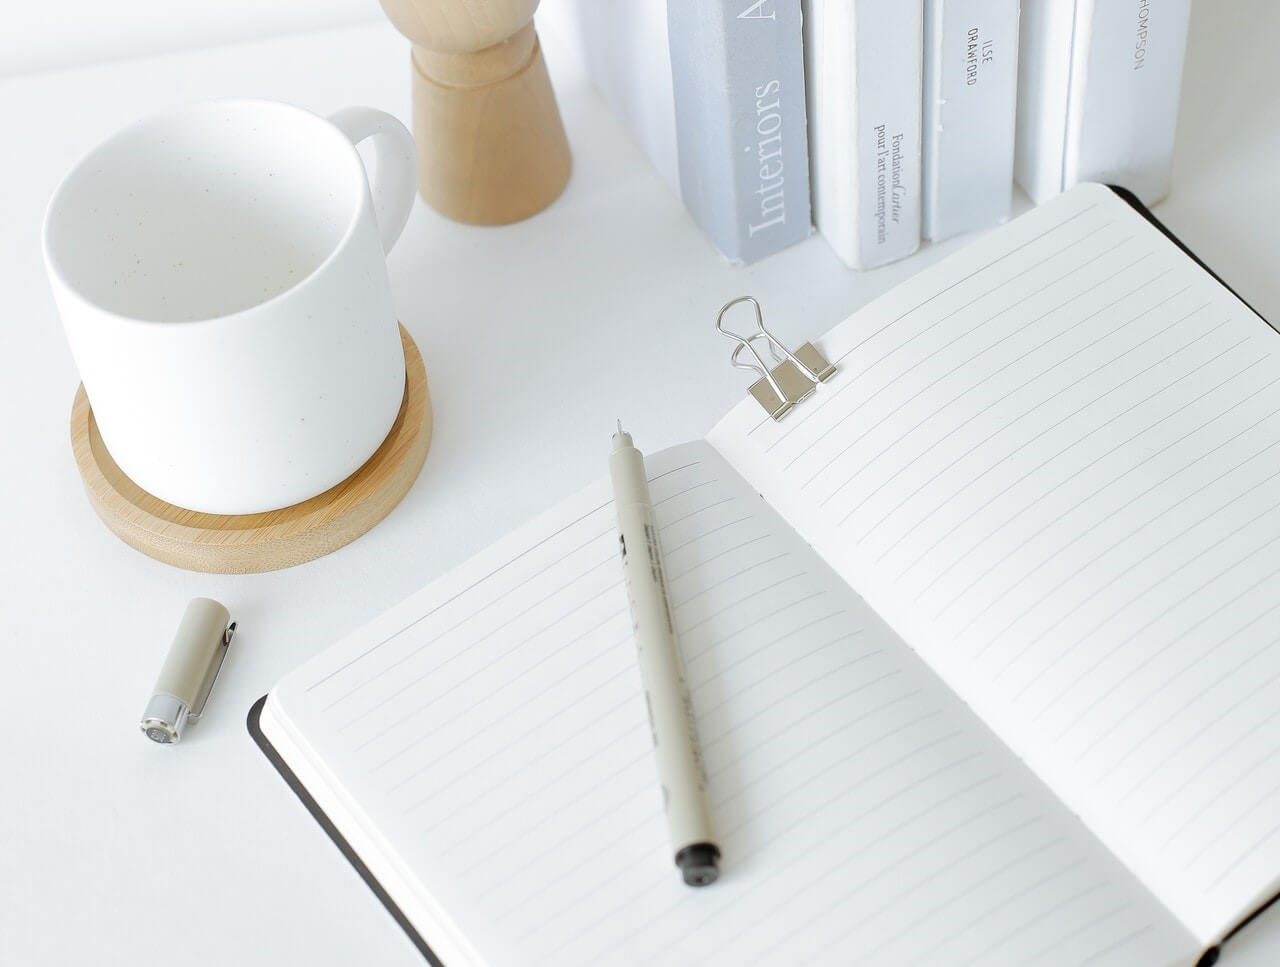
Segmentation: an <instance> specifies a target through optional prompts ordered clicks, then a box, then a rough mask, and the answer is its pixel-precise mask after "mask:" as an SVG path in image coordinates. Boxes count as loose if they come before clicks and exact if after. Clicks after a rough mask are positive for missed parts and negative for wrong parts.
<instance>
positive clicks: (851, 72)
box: [804, 0, 923, 269]
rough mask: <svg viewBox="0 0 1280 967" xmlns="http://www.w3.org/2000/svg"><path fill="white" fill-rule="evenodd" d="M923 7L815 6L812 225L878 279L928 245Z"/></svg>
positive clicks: (809, 26) (808, 19)
mask: <svg viewBox="0 0 1280 967" xmlns="http://www.w3.org/2000/svg"><path fill="white" fill-rule="evenodd" d="M922 9H923V8H922V4H921V0H906V2H901V3H877V2H874V0H806V2H805V6H804V17H805V20H804V55H805V81H806V92H807V94H808V98H809V156H810V159H811V162H810V167H811V175H812V180H813V221H814V225H816V226H817V229H818V231H819V232H820V233H821V234H822V236H823V237H824V238H825V239H826V240H827V242H828V243H829V244H830V245H831V248H832V249H833V250H834V251H835V253H836V255H838V256H839V257H840V260H841V261H842V262H844V263H845V264H846V265H848V266H849V267H851V268H855V269H870V268H874V267H875V266H877V265H883V264H885V263H886V262H892V261H894V260H895V259H900V258H902V257H903V256H905V255H910V254H911V253H912V252H914V251H915V250H916V249H917V248H918V247H919V245H920V110H921V101H920V99H921V58H922V48H921V45H922V43H923V39H922V29H923V28H922Z"/></svg>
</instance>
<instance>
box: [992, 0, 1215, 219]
mask: <svg viewBox="0 0 1280 967" xmlns="http://www.w3.org/2000/svg"><path fill="white" fill-rule="evenodd" d="M1190 14H1191V0H1158V2H1154V3H1153V2H1151V0H1136V2H1134V3H1102V2H1099V0H1075V2H1074V3H1043V2H1042V3H1027V4H1025V5H1024V7H1023V10H1022V26H1021V43H1022V51H1021V57H1020V58H1019V64H1018V129H1017V149H1016V157H1015V175H1016V178H1017V180H1018V183H1019V184H1020V185H1022V187H1023V188H1024V189H1025V190H1026V192H1027V194H1028V195H1030V196H1031V198H1032V200H1033V201H1037V202H1039V201H1043V200H1044V199H1046V198H1048V197H1049V196H1050V195H1054V194H1057V193H1058V192H1060V191H1063V190H1064V189H1066V188H1069V187H1071V186H1072V185H1074V184H1076V183H1077V182H1080V181H1103V182H1107V183H1109V184H1117V185H1121V186H1123V187H1125V188H1128V189H1129V190H1130V191H1132V192H1133V193H1134V194H1135V195H1137V196H1138V198H1139V199H1140V200H1141V201H1143V202H1144V203H1145V204H1148V205H1152V204H1155V203H1156V202H1157V201H1159V200H1160V199H1161V198H1163V197H1164V196H1165V194H1166V193H1167V192H1168V190H1169V174H1170V169H1171V167H1172V164H1173V145H1174V135H1175V133H1176V130H1177V120H1178V95H1179V92H1180V89H1181V86H1182V63H1183V59H1184V55H1185V52H1186V45H1187V23H1188V20H1189V18H1190Z"/></svg>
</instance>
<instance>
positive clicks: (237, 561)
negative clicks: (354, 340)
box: [71, 326, 431, 574]
mask: <svg viewBox="0 0 1280 967" xmlns="http://www.w3.org/2000/svg"><path fill="white" fill-rule="evenodd" d="M400 338H401V340H402V341H403V343H404V358H405V390H404V402H403V403H402V404H401V406H400V413H399V414H398V415H397V416H396V421H395V423H394V424H393V425H392V427H391V432H390V433H389V434H387V438H386V439H385V440H384V441H383V442H382V446H380V447H379V448H378V449H377V451H376V452H375V453H374V455H373V456H372V457H370V458H369V460H368V462H367V463H366V464H365V465H364V466H363V467H361V468H360V469H359V470H357V471H356V472H355V473H354V474H352V475H351V476H350V477H348V478H347V479H346V480H344V481H343V482H342V483H340V484H338V485H337V486H335V487H331V488H330V489H329V490H326V491H325V492H324V493H322V494H320V495H318V496H316V497H312V498H311V499H309V500H304V501H303V502H302V503H299V504H294V505H293V506H292V507H285V508H283V509H281V510H271V511H266V512H264V513H260V514H237V515H220V514H205V513H200V512H198V511H193V510H184V509H183V508H181V507H175V506H174V505H173V504H168V503H165V502H164V501H163V500H160V499H159V498H157V497H153V496H151V494H149V493H147V492H146V491H145V490H143V489H142V488H141V487H139V486H138V485H137V484H135V483H134V482H133V481H132V480H130V479H129V478H128V477H127V476H125V474H124V472H123V471H122V470H121V469H120V468H119V467H118V466H117V465H116V462H115V460H113V459H112V458H111V454H110V453H108V452H107V448H106V446H105V445H104V444H103V442H102V437H101V436H100V435H99V433H98V425H97V423H96V422H95V421H94V418H93V410H92V409H91V408H90V407H89V400H88V397H87V396H85V392H84V387H83V386H81V387H80V388H79V390H77V391H76V398H75V403H74V404H73V405H72V408H71V447H72V449H73V450H74V452H75V458H76V465H77V466H78V467H79V469H80V476H81V478H82V479H83V481H84V488H85V492H86V493H87V494H88V496H89V503H90V504H91V505H92V506H93V509H94V511H96V512H97V514H98V516H99V517H101V518H102V520H103V522H104V523H105V524H106V525H107V527H109V528H110V529H111V530H112V532H113V533H115V535H116V536H117V537H119V538H120V539H121V540H123V541H124V542H125V543H126V544H128V545H130V546H131V547H134V548H136V549H137V550H139V551H141V552H142V553H143V554H146V555H148V556H149V557H153V558H155V559H156V560H158V561H163V562H164V563H166V564H173V565H175V566H177V567H182V568H187V569H188V570H192V571H209V572H214V573H218V574H248V573H252V572H257V571H274V570H277V569H279V568H282V567H291V566H293V565H294V564H301V563H303V562H304V561H310V560H314V559H315V558H317V557H322V556H324V555H325V554H328V553H330V552H332V551H336V550H337V549H338V548H340V547H343V546H344V545H346V544H349V543H351V542H352V541H353V540H355V539H356V538H357V537H359V536H360V535H361V534H364V533H365V532H366V531H368V530H369V529H370V528H372V527H373V526H374V525H375V524H377V523H378V522H379V521H380V520H382V519H383V518H384V517H386V516H387V514H389V513H391V511H392V509H393V508H394V507H395V506H396V504H398V503H399V502H400V500H401V498H402V497H404V495H405V494H406V493H408V491H409V488H410V487H411V486H412V485H413V482H414V480H415V479H417V476H418V472H419V471H420V470H421V469H422V464H423V461H424V460H426V457H427V450H428V448H429V447H430V446H431V400H430V397H429V396H428V393H427V372H426V368H425V367H424V366H423V364H422V356H421V354H419V352H418V347H417V346H416V345H414V342H413V339H412V338H410V336H409V333H408V332H407V331H405V328H404V327H403V326H401V327H400Z"/></svg>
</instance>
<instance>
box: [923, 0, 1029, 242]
mask: <svg viewBox="0 0 1280 967" xmlns="http://www.w3.org/2000/svg"><path fill="white" fill-rule="evenodd" d="M1017 81H1018V0H925V18H924V117H923V145H922V148H923V162H924V192H923V202H924V215H923V220H924V236H925V237H926V238H929V239H933V240H935V241H937V240H939V239H943V238H948V237H950V236H952V235H958V234H960V233H961V232H971V231H975V230H977V229H982V228H989V227H990V226H992V225H995V224H998V223H999V222H1002V221H1004V220H1005V219H1006V218H1008V217H1009V205H1010V200H1011V197H1012V192H1013V132H1014V109H1015V107H1016V99H1017Z"/></svg>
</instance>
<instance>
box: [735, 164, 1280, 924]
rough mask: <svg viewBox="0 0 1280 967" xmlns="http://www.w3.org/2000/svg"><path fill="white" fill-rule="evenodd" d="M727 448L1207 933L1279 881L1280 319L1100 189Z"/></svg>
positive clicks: (855, 328)
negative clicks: (1252, 306)
mask: <svg viewBox="0 0 1280 967" xmlns="http://www.w3.org/2000/svg"><path fill="white" fill-rule="evenodd" d="M823 347H824V349H825V350H826V351H827V353H828V355H829V356H831V357H833V358H838V360H839V365H840V372H839V373H838V374H837V376H836V377H835V378H834V379H833V380H832V381H831V382H829V383H828V384H825V385H824V386H823V387H821V389H820V390H819V392H818V393H817V394H816V395H815V396H814V397H813V398H812V399H811V400H809V401H807V402H806V403H804V404H803V405H801V406H800V407H798V408H797V410H796V411H795V414H794V416H792V417H789V418H788V419H787V420H786V421H784V422H783V423H780V424H774V423H772V422H771V421H768V420H764V419H762V418H761V414H760V412H759V409H758V407H754V404H744V405H743V406H741V407H739V408H738V409H737V410H735V412H734V413H733V414H731V415H730V416H729V417H728V418H726V420H725V421H724V422H723V423H722V424H721V426H720V427H718V428H717V429H716V431H714V432H713V434H712V435H711V437H710V439H711V440H712V442H713V443H714V444H715V445H716V446H717V447H718V448H719V449H720V450H721V451H722V452H723V453H725V454H726V456H727V457H728V458H729V460H730V462H732V463H733V464H734V465H735V466H737V467H738V468H739V469H740V470H741V471H742V472H743V473H744V475H745V476H746V477H747V478H748V480H750V481H751V482H752V483H753V485H754V486H756V487H757V488H759V489H760V491H761V492H762V493H764V494H765V496H766V497H767V498H768V499H769V500H770V501H771V502H773V504H774V506H775V507H777V508H778V509H779V510H781V511H782V513H783V514H784V516H786V517H787V519H789V520H791V521H792V522H793V523H795V524H796V526H797V527H798V529H799V530H800V532H801V533H802V534H804V535H805V536H806V538H807V539H809V540H810V541H811V542H812V543H813V545H814V546H815V547H816V548H817V549H818V550H819V552H820V553H822V554H823V555H824V556H825V557H826V559H827V560H828V561H830V562H831V563H832V564H833V565H834V566H835V567H836V569H837V570H838V571H839V572H840V573H841V574H842V576H844V577H845V578H846V579H847V580H849V581H850V583H851V584H852V585H853V586H854V587H855V588H857V589H858V590H859V591H861V592H862V593H864V594H865V595H866V596H867V599H868V600H869V601H870V602H871V603H872V604H873V605H874V606H875V607H876V608H877V610H878V611H879V612H880V613H881V614H883V615H884V616H885V617H886V618H887V619H888V620H889V622H890V623H891V624H892V625H893V626H894V627H895V628H896V629H897V630H898V631H899V632H901V633H902V634H903V635H904V637H905V638H906V639H907V640H908V641H910V642H911V644H912V645H913V646H914V647H915V648H916V649H917V650H918V651H919V653H920V654H921V655H922V656H923V657H924V658H925V660H926V661H927V662H929V663H930V664H931V665H932V666H934V667H935V668H936V669H937V670H938V671H939V672H940V673H941V674H942V675H943V677H944V678H945V679H946V680H947V681H948V682H949V683H950V684H951V685H952V687H953V688H955V689H956V690H957V691H958V692H959V693H960V694H961V695H963V696H964V697H965V699H966V700H967V701H969V702H970V704H971V705H972V706H973V707H974V708H975V709H976V710H977V711H978V713H979V714H980V715H981V716H982V717H983V718H984V719H985V720H986V721H987V722H989V723H990V724H992V726H993V727H994V728H995V730H996V732H997V734H999V735H1001V736H1003V737H1005V738H1006V740H1007V741H1008V742H1009V744H1010V746H1011V747H1012V748H1013V749H1014V750H1015V751H1016V752H1017V753H1018V754H1019V755H1020V756H1022V757H1024V758H1025V759H1026V760H1027V761H1028V763H1030V764H1031V765H1032V767H1033V768H1034V769H1035V770H1036V772H1037V773H1039V774H1040V775H1041V776H1043V777H1044V778H1045V779H1046V781H1047V782H1048V783H1049V785H1050V787H1051V788H1053V789H1054V790H1055V791H1057V792H1058V793H1059V795H1061V796H1062V797H1063V799H1064V801H1066V802H1067V803H1068V804H1069V805H1070V806H1071V807H1072V809H1074V810H1075V811H1077V812H1078V813H1079V814H1080V815H1081V816H1082V817H1084V819H1085V821H1086V822H1087V823H1088V824H1089V826H1090V827H1091V828H1093V829H1094V830H1095V831H1097V832H1098V833H1099V835H1100V836H1101V837H1102V838H1103V840H1104V841H1105V842H1106V843H1107V844H1108V846H1110V847H1111V848H1112V849H1113V850H1114V851H1115V852H1116V854H1117V855H1119V856H1120V857H1122V858H1123V859H1124V861H1125V862H1126V863H1127V864H1128V865H1129V866H1130V867H1131V868H1132V869H1134V870H1135V871H1136V872H1137V873H1138V874H1139V875H1140V877H1141V878H1142V879H1143V881H1144V882H1146V883H1147V884H1148V885H1149V886H1150V887H1151V888H1152V889H1153V890H1154V891H1155V892H1156V893H1157V894H1158V895H1159V896H1160V898H1161V899H1162V900H1163V901H1164V902H1165V903H1166V904H1168V905H1169V906H1170V908H1171V909H1173V910H1174V911H1175V912H1176V913H1177V914H1178V916H1179V917H1180V918H1181V919H1182V920H1183V921H1184V922H1185V923H1187V924H1188V925H1189V926H1190V927H1191V928H1192V929H1193V931H1194V932H1195V933H1196V935H1197V936H1198V937H1199V938H1200V939H1201V940H1203V941H1206V942H1207V941H1209V940H1211V939H1214V938H1216V937H1218V936H1220V935H1221V932H1222V931H1223V930H1224V929H1226V928H1228V927H1230V926H1231V925H1232V924H1234V923H1235V922H1237V921H1238V920H1239V919H1240V918H1241V917H1242V916H1243V915H1245V914H1247V913H1248V912H1249V911H1250V910H1251V909H1252V908H1253V906H1254V905H1255V904H1256V903H1257V902H1258V901H1259V900H1261V899H1265V898H1266V897H1267V896H1269V895H1270V893H1271V892H1272V890H1273V888H1274V886H1275V885H1276V883H1277V879H1278V877H1280V823H1278V822H1277V819H1276V817H1277V816H1278V815H1280V754H1278V753H1280V640H1278V637H1280V636H1278V635H1277V631H1276V629H1277V627H1280V625H1278V623H1277V616H1278V615H1280V604H1277V602H1278V601H1280V499H1278V495H1280V355H1278V354H1277V351H1278V350H1280V337H1277V334H1276V333H1275V332H1274V331H1273V330H1271V329H1270V328H1269V327H1268V326H1267V325H1266V324H1265V323H1263V322H1262V321H1261V320H1259V319H1258V318H1257V317H1256V316H1255V315H1254V314H1253V313H1251V312H1250V311H1249V309H1248V308H1247V307H1246V306H1244V305H1243V304H1242V303H1240V302H1239V300H1237V299H1236V298H1235V297H1234V296H1232V295H1231V294H1230V293H1229V292H1228V291H1227V290H1226V289H1224V288H1223V287H1222V286H1221V285H1219V284H1218V283H1217V282H1215V281H1214V280H1213V279H1212V278H1211V277H1210V276H1209V274H1208V273H1207V272H1205V271H1203V270H1202V269H1201V268H1199V267H1198V266H1196V265H1195V264H1194V263H1193V261H1192V260H1191V259H1189V258H1188V257H1187V256H1186V255H1184V254H1183V253H1182V252H1180V251H1179V250H1178V249H1177V248H1176V247H1175V246H1174V245H1173V244H1172V243H1170V242H1169V241H1168V240H1167V239H1166V238H1164V236H1162V235H1161V234H1160V233H1159V232H1158V231H1157V230H1156V229H1155V228H1154V227H1153V226H1151V225H1150V224H1149V223H1148V222H1147V221H1146V220H1144V219H1143V218H1141V217H1140V216H1139V215H1137V214H1136V213H1135V212H1134V211H1133V210H1132V209H1130V208H1129V206H1127V205H1126V204H1125V203H1124V202H1123V201H1122V200H1120V199H1119V198H1118V197H1116V196H1115V195H1114V194H1113V193H1112V192H1110V191H1108V190H1107V189H1104V188H1102V187H1100V186H1096V185H1086V186H1081V187H1079V188H1077V189H1075V190H1073V191H1071V192H1069V193H1068V194H1066V195H1064V196H1062V197H1060V198H1058V199H1056V200H1054V201H1052V202H1051V203H1049V204H1048V205H1045V206H1042V207H1041V208H1039V209H1037V210H1035V211H1033V212H1031V213H1029V214H1028V215H1026V216H1024V217H1022V218H1020V219H1018V220H1017V221H1016V222H1013V223H1011V224H1010V225H1008V226H1006V227H1005V228H1003V229H1001V230H999V231H997V232H995V233H992V234H991V235H989V236H987V237H986V238H985V239H983V240H982V241H980V242H978V243H977V244H975V245H974V246H972V247H971V248H969V249H967V250H966V251H964V252H962V253H960V255H958V256H956V257H954V258H952V259H949V260H947V261H946V262H944V263H941V264H940V265H939V266H937V267H936V268H934V269H931V270H929V271H928V272H926V273H924V274H922V275H921V276H919V277H917V278H916V279H915V280H913V282H912V283H911V284H910V285H908V286H905V287H903V288H901V289H899V290H898V291H897V292H896V293H893V294H891V295H890V296H888V297H886V298H885V299H882V300H880V301H878V302H876V303H875V304H873V305H872V306H870V307H869V308H868V309H866V310H864V311H862V312H860V313H859V314H857V315H856V316H854V317H853V318H852V319H850V320H849V321H848V322H846V323H845V324H844V325H842V326H841V327H839V328H838V329H837V330H835V331H834V332H832V333H831V334H829V336H828V337H827V338H826V340H825V341H824V343H823Z"/></svg>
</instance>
